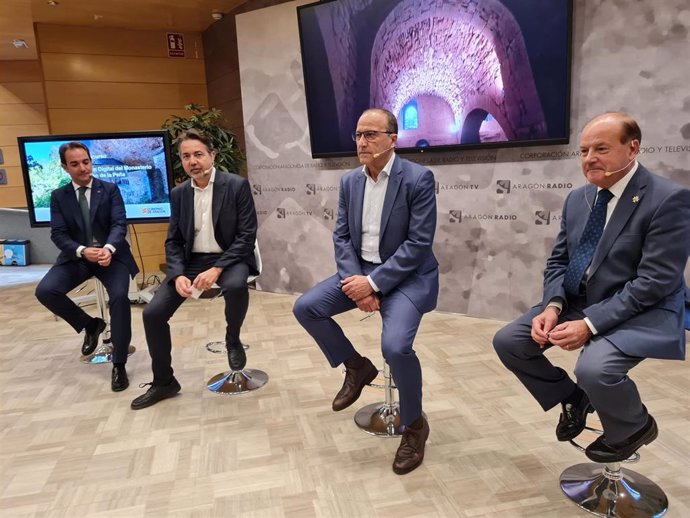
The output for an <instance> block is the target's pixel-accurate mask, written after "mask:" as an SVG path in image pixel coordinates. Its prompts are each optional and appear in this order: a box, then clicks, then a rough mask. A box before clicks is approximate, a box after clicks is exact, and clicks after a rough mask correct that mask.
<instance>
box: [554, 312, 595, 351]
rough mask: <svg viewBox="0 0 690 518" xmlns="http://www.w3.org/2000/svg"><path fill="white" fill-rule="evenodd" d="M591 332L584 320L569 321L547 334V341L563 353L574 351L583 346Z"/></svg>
mask: <svg viewBox="0 0 690 518" xmlns="http://www.w3.org/2000/svg"><path fill="white" fill-rule="evenodd" d="M591 337H592V332H591V331H590V329H589V326H588V325H587V323H586V322H585V321H584V320H571V321H570V322H563V323H562V324H558V325H557V326H556V327H554V328H553V329H552V330H551V332H550V333H549V341H550V342H551V343H552V344H553V345H557V346H558V347H560V348H561V349H563V350H565V351H574V350H576V349H579V348H580V347H582V346H583V345H585V344H586V343H587V342H588V341H589V339H590V338H591Z"/></svg>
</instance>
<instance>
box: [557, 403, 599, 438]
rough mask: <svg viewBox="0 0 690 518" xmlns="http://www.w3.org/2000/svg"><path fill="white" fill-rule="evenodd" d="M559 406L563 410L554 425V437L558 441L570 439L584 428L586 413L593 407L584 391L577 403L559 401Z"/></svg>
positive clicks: (591, 410) (592, 410)
mask: <svg viewBox="0 0 690 518" xmlns="http://www.w3.org/2000/svg"><path fill="white" fill-rule="evenodd" d="M561 407H562V409H563V410H562V412H561V416H560V417H559V418H558V424H557V425H556V438H557V439H558V440H559V441H570V440H572V439H574V438H575V437H577V436H578V435H580V434H581V433H582V430H584V429H585V424H587V414H591V413H592V412H594V407H592V405H591V403H590V402H589V398H588V397H587V394H585V393H584V392H583V393H582V397H581V398H580V402H579V403H578V404H577V405H573V404H571V403H561Z"/></svg>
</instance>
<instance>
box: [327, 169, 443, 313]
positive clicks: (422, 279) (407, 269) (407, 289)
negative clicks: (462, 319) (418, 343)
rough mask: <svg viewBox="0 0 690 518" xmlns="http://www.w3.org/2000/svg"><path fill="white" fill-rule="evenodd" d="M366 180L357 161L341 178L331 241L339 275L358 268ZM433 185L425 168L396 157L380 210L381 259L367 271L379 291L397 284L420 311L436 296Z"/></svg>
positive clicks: (431, 306) (427, 308) (354, 272)
mask: <svg viewBox="0 0 690 518" xmlns="http://www.w3.org/2000/svg"><path fill="white" fill-rule="evenodd" d="M365 181H366V178H365V177H364V174H363V173H362V167H358V168H357V169H354V170H352V171H349V172H348V173H346V174H345V175H343V177H342V178H341V179H340V193H339V200H338V219H337V222H336V225H335V230H334V232H333V243H334V245H335V261H336V264H337V266H338V275H339V276H340V278H341V279H345V278H346V277H349V276H350V275H361V274H362V267H361V263H360V261H361V249H362V205H363V202H364V186H365ZM435 189H436V185H435V182H434V175H433V173H432V172H431V171H430V170H428V169H426V168H424V167H422V166H420V165H417V164H414V163H412V162H409V161H408V160H404V159H402V158H400V157H397V156H396V157H395V160H394V161H393V167H392V169H391V174H390V177H389V179H388V186H387V188H386V195H385V198H384V203H383V212H382V215H381V230H380V238H379V239H380V240H379V255H380V256H381V261H383V262H382V264H381V265H379V266H378V267H377V268H376V269H375V270H374V271H373V272H371V274H370V275H371V278H372V279H373V281H374V282H375V283H376V285H377V286H378V287H379V289H380V290H381V293H382V294H383V295H384V296H385V295H386V294H387V293H390V292H391V291H392V290H395V289H398V290H400V291H402V292H403V293H404V294H405V295H406V296H407V298H409V299H410V300H411V301H412V303H413V304H414V305H415V306H416V307H417V309H418V310H419V311H420V312H422V313H425V312H428V311H431V310H432V309H434V308H435V307H436V302H437V300H438V262H437V261H436V257H434V252H433V250H432V248H431V246H432V244H433V242H434V233H435V231H436V190H435Z"/></svg>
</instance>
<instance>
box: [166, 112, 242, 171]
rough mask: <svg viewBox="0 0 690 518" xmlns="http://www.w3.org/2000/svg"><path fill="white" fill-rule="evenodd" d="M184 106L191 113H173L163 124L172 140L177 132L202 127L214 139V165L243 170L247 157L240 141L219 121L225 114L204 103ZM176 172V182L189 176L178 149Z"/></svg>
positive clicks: (174, 168)
mask: <svg viewBox="0 0 690 518" xmlns="http://www.w3.org/2000/svg"><path fill="white" fill-rule="evenodd" d="M184 109H185V110H187V111H188V112H190V113H191V115H190V116H189V117H180V116H179V115H173V116H172V119H168V120H166V121H165V122H164V123H163V125H162V126H161V127H162V128H163V129H165V130H167V131H168V133H169V134H170V140H171V141H172V142H173V143H174V142H175V139H176V138H177V136H178V135H179V134H180V133H182V132H183V131H186V130H188V129H192V128H194V129H197V130H201V131H203V132H204V133H205V134H206V135H208V136H209V138H210V139H211V141H212V142H213V147H214V148H215V150H216V151H217V152H218V154H217V155H216V160H215V165H216V167H218V168H220V169H225V170H226V171H228V172H230V173H236V174H240V171H241V170H242V169H243V168H244V164H245V157H244V153H243V152H242V149H240V147H239V146H238V145H237V139H236V138H235V135H234V134H233V133H232V132H231V131H228V130H227V129H225V128H224V127H222V126H221V125H220V122H221V121H222V120H223V114H222V112H221V111H220V110H218V109H217V108H211V109H210V110H207V109H206V107H205V106H203V105H201V104H195V103H192V104H187V105H186V106H185V107H184ZM172 155H173V156H172V159H173V175H174V178H175V183H176V184H179V183H181V182H183V181H184V180H186V179H187V173H185V172H184V169H183V168H182V162H181V161H180V157H179V155H178V154H177V153H176V152H173V153H172Z"/></svg>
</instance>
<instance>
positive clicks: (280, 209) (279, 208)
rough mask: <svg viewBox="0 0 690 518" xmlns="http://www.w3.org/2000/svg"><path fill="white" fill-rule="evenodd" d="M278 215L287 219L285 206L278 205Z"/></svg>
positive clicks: (279, 217)
mask: <svg viewBox="0 0 690 518" xmlns="http://www.w3.org/2000/svg"><path fill="white" fill-rule="evenodd" d="M276 217H277V218H278V219H285V209H284V208H283V207H278V208H277V209H276Z"/></svg>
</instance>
